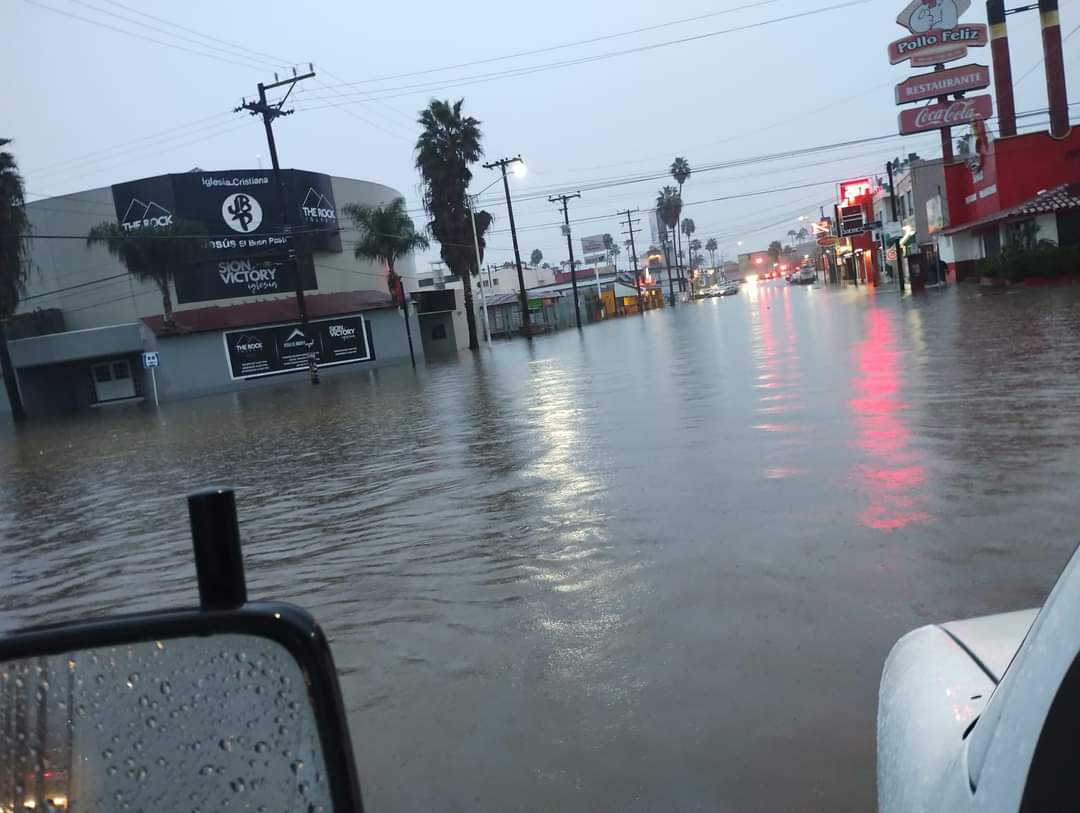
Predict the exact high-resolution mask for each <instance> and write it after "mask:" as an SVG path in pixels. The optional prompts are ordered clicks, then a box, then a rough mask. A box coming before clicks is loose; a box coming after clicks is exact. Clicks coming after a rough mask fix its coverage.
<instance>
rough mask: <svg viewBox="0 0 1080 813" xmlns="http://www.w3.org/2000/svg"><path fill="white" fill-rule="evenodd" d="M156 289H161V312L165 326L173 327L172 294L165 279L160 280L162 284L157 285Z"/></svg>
mask: <svg viewBox="0 0 1080 813" xmlns="http://www.w3.org/2000/svg"><path fill="white" fill-rule="evenodd" d="M158 287H159V288H160V289H161V310H162V311H163V312H164V314H165V325H167V326H168V327H174V326H175V323H174V322H173V310H172V294H171V293H170V292H169V281H168V280H167V279H166V280H162V282H161V283H159V284H158Z"/></svg>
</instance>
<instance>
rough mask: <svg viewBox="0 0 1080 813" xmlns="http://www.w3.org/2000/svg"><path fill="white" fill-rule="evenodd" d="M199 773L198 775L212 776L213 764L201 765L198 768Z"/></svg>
mask: <svg viewBox="0 0 1080 813" xmlns="http://www.w3.org/2000/svg"><path fill="white" fill-rule="evenodd" d="M199 775H200V776H213V775H214V766H213V765H203V766H202V767H201V768H199Z"/></svg>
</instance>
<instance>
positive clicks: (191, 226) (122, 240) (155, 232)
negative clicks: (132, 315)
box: [86, 219, 206, 329]
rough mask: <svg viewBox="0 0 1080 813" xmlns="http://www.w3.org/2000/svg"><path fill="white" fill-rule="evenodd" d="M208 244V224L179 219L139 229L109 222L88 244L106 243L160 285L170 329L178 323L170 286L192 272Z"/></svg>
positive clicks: (134, 271)
mask: <svg viewBox="0 0 1080 813" xmlns="http://www.w3.org/2000/svg"><path fill="white" fill-rule="evenodd" d="M205 244H206V228H205V226H203V225H202V224H200V223H192V222H190V221H184V220H178V219H177V220H175V221H174V222H173V225H172V226H169V227H168V228H159V227H156V226H150V227H146V228H142V229H139V230H137V231H124V230H123V229H122V228H121V227H120V225H119V224H117V223H113V222H110V221H106V222H104V223H100V224H98V225H97V226H94V228H92V229H90V233H89V234H88V235H87V236H86V245H87V247H90V246H104V247H105V250H106V251H108V252H109V254H111V255H112V256H113V257H116V258H117V259H118V260H120V262H122V263H123V264H124V267H125V268H127V272H128V273H129V274H131V276H133V277H135V278H136V279H137V280H139V281H141V282H151V283H153V284H154V285H157V287H158V290H159V291H161V311H162V314H163V316H164V327H165V328H166V329H172V328H174V327H175V326H176V323H175V322H174V321H173V302H172V293H171V292H170V290H169V286H170V285H171V284H172V283H173V282H174V281H175V280H176V278H177V277H180V276H182V275H184V274H188V273H191V271H192V268H193V265H194V263H196V262H198V260H199V259H200V258H201V257H202V256H203V254H204V251H205Z"/></svg>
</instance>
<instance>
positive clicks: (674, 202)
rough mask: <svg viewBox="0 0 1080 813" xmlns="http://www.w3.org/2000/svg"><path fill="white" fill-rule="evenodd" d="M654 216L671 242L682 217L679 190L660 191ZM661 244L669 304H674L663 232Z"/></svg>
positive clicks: (669, 263)
mask: <svg viewBox="0 0 1080 813" xmlns="http://www.w3.org/2000/svg"><path fill="white" fill-rule="evenodd" d="M656 214H657V215H658V216H659V218H660V222H661V223H663V224H664V226H665V227H666V228H667V229H669V230H670V231H671V234H672V240H674V236H675V233H676V230H677V228H678V225H679V218H680V217H681V216H682V196H681V195H680V194H679V190H678V189H676V188H675V187H674V186H665V187H664V188H663V189H661V190H660V194H659V195H657V197H656ZM661 242H663V244H664V259H665V261H666V263H667V274H668V293H669V295H670V296H671V304H672V305H674V304H675V286H674V284H673V283H672V280H671V256H670V255H669V254H668V244H669V240H668V236H667V232H666V231H665V233H664V235H663V237H662V239H661Z"/></svg>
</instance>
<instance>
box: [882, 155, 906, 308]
mask: <svg viewBox="0 0 1080 813" xmlns="http://www.w3.org/2000/svg"><path fill="white" fill-rule="evenodd" d="M885 172H886V173H888V176H889V210H890V212H891V213H892V219H893V222H897V223H898V222H899V220H897V217H896V184H895V183H894V181H893V162H892V161H889V163H887V164H886V165H885ZM896 281H897V283H899V285H900V293H904V258H903V257H901V256H900V246H899V244H898V245H897V246H896Z"/></svg>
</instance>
